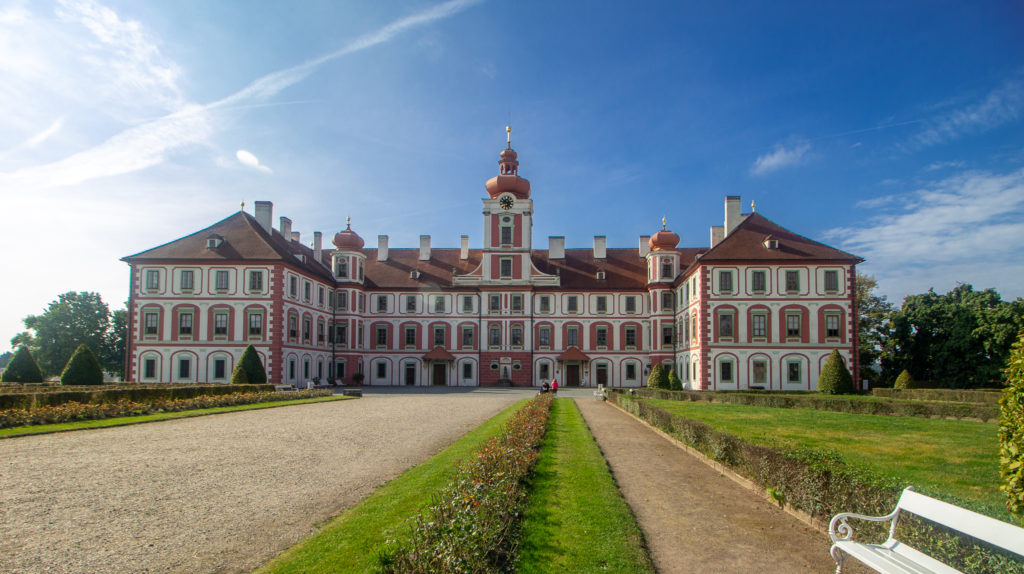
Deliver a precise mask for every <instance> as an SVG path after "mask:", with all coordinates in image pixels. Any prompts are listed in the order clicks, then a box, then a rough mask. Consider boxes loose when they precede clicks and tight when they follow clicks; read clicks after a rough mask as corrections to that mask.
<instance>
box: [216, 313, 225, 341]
mask: <svg viewBox="0 0 1024 574" xmlns="http://www.w3.org/2000/svg"><path fill="white" fill-rule="evenodd" d="M213 334H214V335H216V336H226V335H227V334H228V314H227V313H214V314H213Z"/></svg>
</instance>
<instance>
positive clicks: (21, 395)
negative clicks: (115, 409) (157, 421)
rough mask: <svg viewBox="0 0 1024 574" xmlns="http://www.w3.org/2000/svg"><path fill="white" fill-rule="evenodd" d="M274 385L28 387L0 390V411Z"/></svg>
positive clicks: (224, 392) (186, 395)
mask: <svg viewBox="0 0 1024 574" xmlns="http://www.w3.org/2000/svg"><path fill="white" fill-rule="evenodd" d="M273 390H274V387H273V385H255V384H252V385H229V384H190V385H167V384H112V385H99V386H95V387H89V388H87V389H82V388H78V387H68V386H65V385H51V384H24V385H4V386H3V387H0V410H5V409H29V410H30V409H36V408H40V407H43V406H47V405H49V406H56V405H60V404H62V403H68V402H72V401H73V402H76V403H95V404H100V403H116V402H118V401H119V400H121V399H125V400H127V401H131V402H139V403H148V402H153V401H157V400H173V399H191V398H195V397H199V396H202V395H208V396H212V395H232V394H236V393H258V392H269V391H273Z"/></svg>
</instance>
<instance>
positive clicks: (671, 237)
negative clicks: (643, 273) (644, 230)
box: [647, 219, 679, 251]
mask: <svg viewBox="0 0 1024 574" xmlns="http://www.w3.org/2000/svg"><path fill="white" fill-rule="evenodd" d="M647 245H648V246H649V247H650V248H651V251H671V250H673V249H675V248H676V246H677V245H679V236H678V235H676V234H675V233H672V232H671V231H669V230H667V229H665V220H664V219H662V220H661V231H659V232H657V233H655V234H654V235H652V236H651V238H650V239H649V240H647Z"/></svg>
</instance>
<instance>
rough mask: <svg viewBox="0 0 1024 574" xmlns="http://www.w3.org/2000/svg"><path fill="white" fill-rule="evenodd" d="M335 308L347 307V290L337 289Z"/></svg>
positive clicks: (342, 308) (343, 308)
mask: <svg viewBox="0 0 1024 574" xmlns="http://www.w3.org/2000/svg"><path fill="white" fill-rule="evenodd" d="M337 308H338V309H339V310H342V311H344V310H345V309H347V308H348V291H338V304H337Z"/></svg>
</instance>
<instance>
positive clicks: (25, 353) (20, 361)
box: [0, 345, 43, 383]
mask: <svg viewBox="0 0 1024 574" xmlns="http://www.w3.org/2000/svg"><path fill="white" fill-rule="evenodd" d="M0 381H2V382H5V383H41V382H43V373H42V372H41V371H40V370H39V365H37V364H36V360H35V359H34V358H33V357H32V352H31V351H29V350H28V347H26V346H25V345H22V346H20V347H18V350H17V352H15V353H14V356H13V357H11V360H10V362H9V363H7V368H6V369H4V372H3V375H0Z"/></svg>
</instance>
